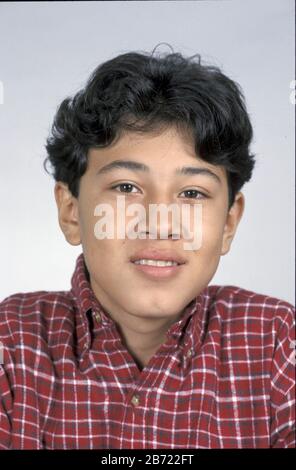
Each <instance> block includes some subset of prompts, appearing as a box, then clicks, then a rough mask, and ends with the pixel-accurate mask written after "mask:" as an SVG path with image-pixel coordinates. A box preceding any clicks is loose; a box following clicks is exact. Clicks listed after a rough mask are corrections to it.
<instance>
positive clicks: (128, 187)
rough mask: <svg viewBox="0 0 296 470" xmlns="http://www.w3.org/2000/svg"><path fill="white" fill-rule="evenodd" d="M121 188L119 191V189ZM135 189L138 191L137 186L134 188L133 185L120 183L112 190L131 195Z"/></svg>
mask: <svg viewBox="0 0 296 470" xmlns="http://www.w3.org/2000/svg"><path fill="white" fill-rule="evenodd" d="M117 188H119V189H117ZM133 188H135V189H137V188H136V186H134V185H133V184H131V183H120V184H116V185H115V186H112V189H115V190H117V191H118V192H120V193H131V192H133V191H132V190H133Z"/></svg>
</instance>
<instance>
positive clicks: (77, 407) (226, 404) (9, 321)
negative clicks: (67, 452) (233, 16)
mask: <svg viewBox="0 0 296 470" xmlns="http://www.w3.org/2000/svg"><path fill="white" fill-rule="evenodd" d="M251 140H252V127H251V124H250V120H249V117H248V114H247V111H246V108H245V104H244V98H243V95H242V92H241V90H240V87H239V86H238V85H237V84H236V83H235V82H233V81H232V80H231V79H230V78H228V77H226V76H225V75H224V74H222V73H221V71H220V70H219V69H218V68H215V67H211V66H206V65H203V64H202V63H201V61H200V58H199V56H195V57H192V58H185V57H183V56H182V55H181V54H175V53H171V54H167V55H166V56H163V57H155V56H153V54H152V55H149V54H146V53H136V52H135V53H127V54H122V55H120V56H118V57H115V58H114V59H112V60H109V61H107V62H105V63H103V64H102V65H100V66H99V67H98V68H97V69H96V70H95V71H94V72H93V74H92V76H91V77H90V79H89V80H88V82H87V84H86V86H85V88H84V89H82V90H81V91H80V92H78V93H77V94H76V95H75V96H74V97H73V98H67V99H65V100H64V101H63V102H62V104H61V105H60V107H59V109H58V111H57V114H56V116H55V120H54V124H53V127H52V132H51V135H50V136H49V138H48V140H47V145H46V149H47V153H48V159H47V161H49V162H50V164H51V166H52V168H53V175H54V178H55V180H56V185H55V198H56V203H57V207H58V214H59V224H60V227H61V229H62V231H63V233H64V236H65V238H66V240H67V241H68V242H69V243H70V244H72V245H80V244H81V245H82V253H81V255H80V256H79V257H78V259H77V264H76V269H75V272H74V274H73V277H72V288H71V290H70V291H69V292H64V291H63V292H45V291H40V292H33V293H25V294H24V293H18V294H14V295H12V296H10V297H8V298H6V299H5V300H4V301H3V302H2V303H1V306H0V314H1V315H0V340H1V341H2V343H3V364H2V366H1V368H0V397H1V401H0V448H3V449H99V448H104V449H112V448H113V449H114V448H128V449H138V448H153V449H157V448H163V449H164V448H170V449H172V448H263V447H265V448H266V447H294V446H295V417H294V405H295V380H294V364H295V361H294V353H293V349H292V346H293V344H294V343H293V340H294V337H293V332H294V323H293V322H294V309H293V307H292V305H290V304H289V303H287V302H285V301H282V300H279V299H276V298H273V297H268V296H266V295H262V294H258V293H254V292H250V291H247V290H245V289H243V288H239V287H236V286H216V285H211V286H210V285H209V283H210V281H211V279H212V278H213V276H214V274H215V272H216V270H217V267H218V263H219V260H220V256H222V255H225V254H226V253H227V252H228V251H229V249H230V246H231V242H232V240H233V238H234V235H235V232H236V229H237V227H238V224H239V221H240V219H241V217H242V214H243V209H244V196H243V194H242V192H241V191H240V190H241V188H242V186H243V185H244V183H246V182H247V181H249V180H250V178H251V175H252V170H253V167H254V156H253V155H252V154H251V153H250V151H249V146H250V143H251ZM171 204H172V205H173V206H174V210H175V213H174V214H175V215H176V214H177V213H178V214H177V215H178V216H179V219H178V217H177V222H176V218H175V219H174V217H173V215H174V214H173V213H172V217H169V216H168V217H167V218H165V217H164V215H163V213H162V214H161V213H160V216H161V217H160V222H158V219H157V218H156V219H155V218H154V222H153V223H151V220H152V219H153V214H152V213H150V209H153V208H154V209H155V207H156V208H160V206H161V205H162V206H161V207H162V208H163V207H164V208H168V207H169V206H170V205H171ZM183 209H184V210H183ZM137 211H138V213H139V214H140V215H139V217H138V218H137V219H136V221H135V220H133V219H132V216H133V215H134V214H135V212H137ZM178 211H179V212H178ZM103 214H104V218H103V219H102V218H100V216H102V215H103ZM154 215H155V213H154ZM156 215H157V214H156ZM167 215H168V213H167ZM181 216H182V217H181ZM183 216H184V217H183ZM123 219H124V220H123ZM180 219H182V221H181V222H180ZM173 220H174V222H173ZM180 226H181V227H182V229H184V230H182V234H181V231H180V230H179V229H180ZM106 229H107V231H106ZM164 229H166V235H165V236H163V233H164ZM122 234H123V235H124V236H122ZM188 234H189V235H191V238H193V239H194V243H191V242H188V241H187V242H186V243H187V245H186V244H185V240H191V238H190V236H189V237H188ZM196 237H197V238H196ZM190 243H191V244H190Z"/></svg>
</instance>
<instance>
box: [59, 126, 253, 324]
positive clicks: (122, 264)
mask: <svg viewBox="0 0 296 470" xmlns="http://www.w3.org/2000/svg"><path fill="white" fill-rule="evenodd" d="M115 160H116V161H118V160H119V161H127V160H128V161H130V162H137V163H139V164H144V165H145V166H147V167H148V168H149V171H148V170H147V169H146V171H143V170H140V169H127V168H120V167H118V168H113V169H111V170H110V171H106V168H105V167H106V165H109V164H110V163H111V162H113V161H115ZM182 167H195V168H204V169H209V170H210V171H211V172H212V173H214V175H216V177H215V176H211V175H210V174H207V173H203V174H189V173H188V172H187V173H185V172H183V174H178V173H176V170H177V169H180V168H182ZM103 168H104V169H105V171H102V170H103ZM123 183H126V185H128V186H126V185H124V184H123ZM116 185H118V186H116ZM119 185H121V186H119ZM130 185H132V186H130ZM188 190H193V192H192V191H191V192H190V191H189V192H188ZM127 191H128V192H127ZM194 191H197V192H194ZM198 191H200V193H198ZM203 194H204V196H203ZM193 195H194V196H195V199H193V198H192V196H193ZM55 196H56V201H57V204H58V208H59V222H60V226H61V228H62V230H63V232H64V234H65V237H66V239H67V240H68V242H69V243H71V244H73V245H77V244H80V243H81V244H82V247H83V253H84V257H85V262H86V265H87V268H88V271H89V275H90V282H91V286H92V289H93V291H94V293H95V295H96V297H97V298H98V300H99V301H100V302H101V304H102V306H103V307H104V308H105V309H106V310H107V311H109V312H112V311H113V312H116V313H117V315H121V314H129V315H132V316H136V317H143V318H144V317H145V318H153V317H154V318H156V317H157V318H159V319H160V318H167V319H169V318H173V317H175V316H176V315H178V314H179V313H180V312H182V311H183V309H184V308H185V307H186V306H187V304H188V303H189V302H190V301H191V300H192V299H193V298H194V297H196V296H197V295H199V293H200V292H201V291H202V290H203V289H204V288H205V287H206V286H207V285H208V284H209V282H210V281H211V279H212V277H213V276H214V274H215V272H216V269H217V267H218V263H219V259H220V256H221V255H224V254H225V253H227V251H228V250H229V248H230V244H231V241H232V238H233V236H234V234H235V230H236V228H237V225H238V223H239V220H240V218H241V215H242V212H243V207H244V198H243V195H242V193H239V194H238V195H237V196H236V200H235V202H234V204H233V206H232V208H231V209H230V211H228V188H227V178H226V172H225V170H224V168H222V167H218V166H214V165H211V164H208V163H207V162H205V161H203V160H201V159H198V158H197V157H196V156H195V155H194V148H193V145H192V144H190V142H189V141H188V140H187V141H186V140H185V137H182V136H181V135H180V134H179V133H178V132H177V131H176V130H175V129H173V128H171V129H169V130H167V131H165V132H163V133H161V134H159V135H155V134H146V135H139V134H136V133H127V134H125V135H123V136H122V137H121V138H120V140H119V141H118V142H117V143H116V144H115V145H114V146H111V147H108V148H105V149H91V150H90V151H89V158H88V168H87V171H86V172H85V174H84V175H83V176H82V178H81V180H80V189H79V197H78V199H76V198H74V197H73V196H72V195H71V193H70V192H69V191H68V189H67V187H66V185H64V184H62V183H57V184H56V187H55ZM117 196H125V207H126V210H127V208H128V206H129V205H130V204H133V203H138V204H141V205H142V206H143V207H144V208H145V210H146V213H147V219H146V221H147V238H146V239H129V238H125V239H118V238H117V237H116V214H117V209H116V207H117ZM190 196H191V197H190ZM205 196H207V197H205ZM102 203H105V204H108V205H110V206H111V207H112V208H113V209H114V214H115V225H114V226H115V237H114V238H113V239H110V238H106V239H103V240H99V239H97V238H96V236H95V232H94V228H95V224H96V222H97V221H98V220H99V218H98V216H96V215H94V211H95V207H96V206H97V205H98V204H102ZM160 203H163V204H166V205H169V204H171V203H177V204H178V205H179V206H180V207H182V205H184V204H190V213H191V214H192V213H193V210H194V206H195V205H196V204H198V203H201V204H202V244H201V247H200V248H198V249H193V250H185V249H184V241H185V242H186V241H188V240H184V238H182V234H181V237H180V238H179V239H172V237H171V236H170V235H171V234H172V231H170V228H172V227H171V226H170V225H169V226H168V237H167V238H166V239H161V238H160V237H159V234H158V236H157V239H149V225H148V224H149V204H160ZM134 217H135V216H134V215H133V217H131V215H129V216H127V217H126V221H127V222H128V220H130V219H132V218H134ZM169 220H171V219H169ZM158 223H159V219H158ZM158 228H159V226H158ZM191 228H192V225H191ZM145 249H151V250H152V251H153V250H159V251H160V252H162V251H163V253H158V254H157V257H158V259H163V258H165V256H163V257H162V256H161V255H162V254H168V252H170V253H169V256H171V257H172V258H174V257H177V259H179V261H180V260H181V262H182V264H181V265H178V266H177V267H170V268H164V267H154V268H153V267H152V268H151V266H141V265H137V264H135V263H134V262H133V260H134V258H135V257H136V258H137V257H140V258H145V257H147V258H149V255H148V256H145V253H144V254H143V253H140V254H139V255H137V253H138V252H139V251H140V250H145ZM164 252H166V253H164Z"/></svg>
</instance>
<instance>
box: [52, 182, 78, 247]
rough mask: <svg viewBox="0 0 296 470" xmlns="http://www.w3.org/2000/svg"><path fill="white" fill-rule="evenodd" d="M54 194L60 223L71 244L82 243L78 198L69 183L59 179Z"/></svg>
mask: <svg viewBox="0 0 296 470" xmlns="http://www.w3.org/2000/svg"><path fill="white" fill-rule="evenodd" d="M54 195H55V200H56V204H57V208H58V217H59V225H60V227H61V229H62V232H63V234H64V236H65V238H66V240H67V242H68V243H70V245H80V244H81V238H80V227H79V214H78V200H77V198H75V196H73V194H72V193H71V191H70V190H69V188H68V185H67V184H65V183H62V182H60V181H58V182H57V183H56V184H55V187H54Z"/></svg>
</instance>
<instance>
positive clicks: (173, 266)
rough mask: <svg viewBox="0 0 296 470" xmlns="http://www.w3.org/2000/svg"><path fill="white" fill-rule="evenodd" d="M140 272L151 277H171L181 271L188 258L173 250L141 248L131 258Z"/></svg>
mask: <svg viewBox="0 0 296 470" xmlns="http://www.w3.org/2000/svg"><path fill="white" fill-rule="evenodd" d="M130 261H131V262H132V263H133V264H134V266H135V267H136V269H137V270H138V271H139V272H142V273H143V274H145V275H148V276H149V277H151V278H170V277H172V276H174V275H176V274H177V273H178V272H180V269H181V268H182V266H183V265H184V264H186V260H185V258H184V257H182V256H181V255H179V254H178V253H176V252H174V251H171V250H156V249H146V250H140V251H138V252H137V253H136V254H135V255H133V256H132V257H131V258H130Z"/></svg>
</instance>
